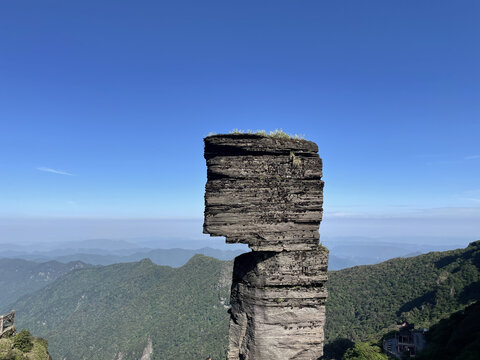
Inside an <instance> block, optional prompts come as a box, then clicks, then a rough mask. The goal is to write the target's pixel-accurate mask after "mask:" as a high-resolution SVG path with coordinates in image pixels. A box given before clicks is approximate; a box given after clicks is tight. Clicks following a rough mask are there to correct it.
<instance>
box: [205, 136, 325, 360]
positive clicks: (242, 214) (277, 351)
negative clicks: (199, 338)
mask: <svg viewBox="0 0 480 360" xmlns="http://www.w3.org/2000/svg"><path fill="white" fill-rule="evenodd" d="M205 159H206V161H207V184H206V191H205V221H204V232H205V233H208V234H210V235H212V236H225V237H226V241H227V243H245V244H248V245H249V247H250V248H251V249H252V250H253V251H252V252H249V253H246V254H243V255H240V256H238V257H237V258H235V263H234V269H233V282H232V291H231V299H230V304H231V309H230V310H229V311H230V315H231V317H230V331H229V349H228V359H229V360H240V359H243V360H253V359H255V360H264V359H269V360H275V359H297V360H311V359H315V360H316V359H318V358H319V357H320V356H322V354H323V327H324V323H325V301H326V297H327V291H326V288H325V282H326V280H327V262H328V251H327V250H326V249H325V248H323V247H322V246H320V245H319V233H318V227H319V225H320V221H321V218H322V204H323V181H322V180H321V177H322V160H321V159H320V157H319V156H318V147H317V145H316V144H315V143H313V142H311V141H306V140H300V139H292V138H278V137H272V136H263V135H254V134H242V135H233V134H230V135H213V136H208V137H207V138H205Z"/></svg>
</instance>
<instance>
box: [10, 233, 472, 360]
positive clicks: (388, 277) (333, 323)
mask: <svg viewBox="0 0 480 360" xmlns="http://www.w3.org/2000/svg"><path fill="white" fill-rule="evenodd" d="M230 268H231V263H230V262H223V261H218V260H215V259H212V258H208V257H205V256H201V255H197V256H195V257H193V258H192V259H191V260H190V261H189V262H188V263H187V264H186V265H184V266H183V267H181V268H178V269H173V268H169V267H164V266H157V265H155V264H153V263H152V262H151V261H149V260H143V261H141V262H138V263H127V264H117V265H110V266H106V267H99V268H90V269H85V270H79V271H73V272H71V273H69V274H67V275H65V276H64V277H61V278H60V279H58V280H57V281H55V282H54V283H52V284H50V285H48V286H47V287H45V288H43V289H41V290H39V291H37V292H36V293H34V294H31V295H28V296H25V297H23V298H22V299H21V300H20V301H18V302H17V303H16V304H15V305H14V308H15V310H16V311H17V324H18V326H19V327H20V328H21V327H23V326H25V327H27V328H29V329H30V330H32V332H33V333H34V334H35V335H37V336H43V337H46V338H47V340H48V341H49V344H50V346H49V348H50V351H51V353H52V355H53V357H54V358H62V359H67V360H70V359H83V358H88V359H105V358H110V359H112V358H115V359H118V358H119V357H121V356H122V354H123V356H124V358H131V357H136V358H140V356H141V355H142V354H143V353H144V352H145V351H147V353H149V351H150V350H151V352H152V356H151V359H194V358H200V359H201V358H202V357H204V358H206V357H207V356H209V355H212V356H213V357H214V358H215V359H222V358H223V357H224V352H225V348H226V343H227V331H228V330H227V328H228V314H227V311H226V309H225V308H224V306H223V299H225V298H227V299H228V288H229V282H230V278H231V273H230ZM479 268H480V241H477V242H475V243H472V244H470V245H469V246H468V247H467V248H465V249H458V250H453V251H446V252H433V253H429V254H425V255H420V256H417V257H413V258H397V259H393V260H390V261H387V262H384V263H381V264H377V265H369V266H357V267H354V268H350V269H344V270H340V271H332V272H330V273H329V282H328V289H329V299H328V302H327V324H326V338H327V342H329V343H330V344H327V347H326V349H328V346H333V345H334V344H335V343H336V342H341V341H343V340H342V339H345V338H347V339H350V340H353V341H362V340H366V339H369V338H370V337H376V336H379V334H382V333H383V332H385V331H387V330H389V329H391V326H393V325H394V324H395V323H396V322H397V321H400V320H407V321H409V322H413V323H415V324H416V325H417V326H421V327H423V326H426V327H429V326H430V325H431V324H434V323H436V322H437V321H438V320H439V319H441V318H446V317H448V316H449V315H450V314H451V313H452V312H454V311H458V310H461V309H463V308H465V307H466V306H467V305H468V304H469V303H471V302H473V301H474V300H475V299H478V298H480V285H479V284H480V283H479V279H480V271H479ZM149 344H151V346H149ZM127 355H128V356H127ZM129 356H131V357H129Z"/></svg>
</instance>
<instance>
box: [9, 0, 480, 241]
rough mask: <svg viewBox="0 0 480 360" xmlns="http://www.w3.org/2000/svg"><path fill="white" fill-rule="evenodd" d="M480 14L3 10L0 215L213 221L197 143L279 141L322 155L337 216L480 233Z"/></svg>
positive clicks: (306, 8)
mask: <svg viewBox="0 0 480 360" xmlns="http://www.w3.org/2000/svg"><path fill="white" fill-rule="evenodd" d="M479 10H480V4H479V3H478V1H456V2H451V1H422V2H418V1H401V2H399V1H398V2H393V1H362V2H353V1H349V2H347V1H335V2H326V1H302V2H294V1H278V0H277V1H262V2H259V1H255V2H254V1H242V2H234V1H202V2H199V1H175V2H159V1H118V0H116V1H90V0H88V1H81V2H80V1H77V2H70V1H69V2H66V1H41V2H40V1H21V0H15V1H13V0H6V1H2V2H1V4H0V79H1V80H0V217H2V218H5V219H8V218H16V219H17V218H27V219H28V218H43V217H50V218H57V217H63V218H64V217H67V218H72V217H74V218H94V219H101V218H179V217H180V218H202V216H203V191H204V184H205V175H206V169H205V164H204V159H203V140H202V138H203V137H204V136H206V135H207V134H208V133H209V132H216V133H221V132H229V131H230V130H232V129H234V128H240V129H245V130H248V129H253V130H256V129H266V130H274V129H277V128H278V129H280V128H281V129H283V130H285V131H287V132H289V133H297V134H304V135H305V136H306V138H307V139H309V140H313V141H315V142H316V143H317V144H318V145H319V149H320V155H321V157H322V158H323V159H324V173H325V178H324V180H325V182H326V186H325V217H326V219H328V218H329V217H330V218H332V219H333V218H342V219H347V220H348V219H356V221H357V220H358V219H363V218H368V219H376V221H379V222H382V219H384V218H395V219H398V221H401V219H403V218H409V219H420V220H421V219H424V218H428V219H432V218H435V219H437V220H438V221H439V222H440V223H442V224H443V226H445V222H447V223H448V221H452V219H457V220H458V219H459V220H461V222H462V224H464V222H468V221H470V222H469V223H468V224H470V225H469V226H470V228H471V232H470V233H469V236H472V237H473V236H479V237H480V230H479V228H478V227H477V226H476V225H475V224H477V223H480V221H479V220H480V215H479V214H480V184H479V179H480V146H479V141H478V140H479V135H480V119H479V115H480V101H479V100H480V97H479V95H480V69H479V65H478V64H480V47H479V45H478V39H479V36H480V21H479V20H480V15H479V14H480V11H479ZM469 219H470V220H469ZM347 220H345V221H347ZM327 221H328V220H326V221H325V226H328V225H327V224H328V223H327ZM335 221H337V220H335ZM429 221H430V220H429ZM333 222H334V221H333V220H332V223H333ZM454 223H455V221H452V228H450V230H451V232H452V233H455V231H456V229H461V228H462V226H463V225H458V224H457V225H455V224H454ZM351 224H354V223H350V225H351ZM398 224H400V223H397V225H398ZM383 225H384V224H383ZM383 225H382V226H383ZM322 226H323V225H322ZM416 226H417V227H418V231H419V232H425V228H422V225H421V224H420V225H418V224H417V225H416ZM425 226H427V225H425ZM428 226H429V229H434V228H435V226H432V225H428ZM455 226H456V227H457V228H455ZM340 228H341V226H340ZM199 231H201V229H200V230H199ZM385 231H388V229H387V230H385ZM414 231H415V229H413V232H414ZM432 231H433V230H432ZM352 232H355V229H353V230H352ZM1 234H2V232H1V229H0V235H1ZM372 235H375V232H373V233H372ZM377 235H380V233H377ZM0 241H1V240H0Z"/></svg>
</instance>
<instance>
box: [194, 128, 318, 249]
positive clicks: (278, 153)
mask: <svg viewBox="0 0 480 360" xmlns="http://www.w3.org/2000/svg"><path fill="white" fill-rule="evenodd" d="M317 151H318V148H317V146H316V145H315V144H314V143H313V142H311V141H305V140H298V139H277V138H272V137H268V136H259V135H215V136H209V137H207V138H205V158H206V160H207V179H208V181H207V185H206V191H205V223H204V232H205V233H208V234H211V235H213V236H225V237H226V240H227V242H228V243H246V244H248V245H249V246H250V248H252V249H253V250H257V251H282V250H312V249H315V248H316V246H317V244H318V240H319V234H318V227H319V225H320V221H321V219H322V204H323V195H322V194H323V181H322V180H321V177H322V160H321V159H320V157H319V156H318V154H317Z"/></svg>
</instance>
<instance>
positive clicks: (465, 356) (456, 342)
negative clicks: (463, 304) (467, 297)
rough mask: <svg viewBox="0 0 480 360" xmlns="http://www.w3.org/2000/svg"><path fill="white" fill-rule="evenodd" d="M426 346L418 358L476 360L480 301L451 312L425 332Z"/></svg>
mask: <svg viewBox="0 0 480 360" xmlns="http://www.w3.org/2000/svg"><path fill="white" fill-rule="evenodd" d="M427 340H428V346H427V348H426V349H425V350H424V351H423V352H422V353H421V355H420V356H418V358H419V359H420V360H428V359H436V360H478V359H479V358H480V302H477V303H475V304H473V305H470V306H469V307H467V308H466V309H465V310H462V311H459V312H456V313H454V314H452V315H451V316H450V317H449V318H448V319H444V320H442V321H440V322H439V323H438V324H436V325H434V326H433V327H432V328H431V329H430V331H429V332H428V333H427Z"/></svg>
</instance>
